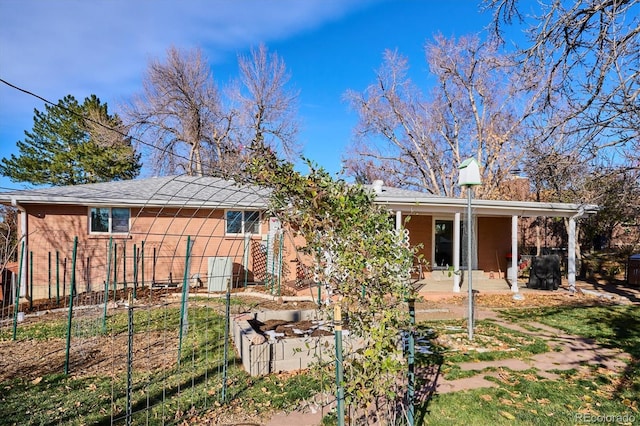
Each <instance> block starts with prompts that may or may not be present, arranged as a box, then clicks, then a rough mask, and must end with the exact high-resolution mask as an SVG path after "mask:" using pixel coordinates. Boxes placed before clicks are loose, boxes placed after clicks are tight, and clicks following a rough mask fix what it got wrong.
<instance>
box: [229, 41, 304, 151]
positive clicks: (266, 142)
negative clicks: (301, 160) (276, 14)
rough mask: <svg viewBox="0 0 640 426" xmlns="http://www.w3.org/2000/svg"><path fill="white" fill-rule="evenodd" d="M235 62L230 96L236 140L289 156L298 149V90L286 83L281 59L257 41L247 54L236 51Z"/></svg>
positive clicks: (285, 73) (287, 78) (256, 147)
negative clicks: (237, 74)
mask: <svg viewBox="0 0 640 426" xmlns="http://www.w3.org/2000/svg"><path fill="white" fill-rule="evenodd" d="M238 66H239V69H240V77H239V80H238V81H237V82H236V84H235V85H234V86H233V87H232V89H231V91H230V97H231V99H233V100H234V101H235V102H236V103H237V107H236V110H237V112H238V121H239V127H238V128H237V129H236V132H237V135H236V137H238V138H239V140H240V144H241V145H244V144H247V143H250V144H251V146H253V147H254V148H255V149H262V148H264V147H269V148H271V149H273V150H274V151H275V152H279V153H281V154H282V155H284V157H286V158H288V159H293V158H294V157H296V156H297V155H298V154H299V152H300V147H299V146H298V144H297V143H296V136H297V134H298V122H297V118H296V115H297V97H298V92H297V91H293V90H290V89H288V87H287V84H288V82H289V80H290V75H289V74H288V72H287V68H286V65H285V63H284V61H283V60H282V59H281V58H280V57H279V56H278V55H277V54H276V53H272V54H269V52H268V49H267V47H266V46H265V45H264V44H260V45H259V46H258V47H257V48H254V49H252V50H251V52H250V55H249V56H243V55H240V56H239V57H238Z"/></svg>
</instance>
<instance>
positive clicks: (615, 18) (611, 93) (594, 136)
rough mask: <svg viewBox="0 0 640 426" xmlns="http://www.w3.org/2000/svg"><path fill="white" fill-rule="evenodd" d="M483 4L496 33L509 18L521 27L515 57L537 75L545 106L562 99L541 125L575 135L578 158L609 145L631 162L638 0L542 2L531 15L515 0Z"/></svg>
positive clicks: (639, 117) (639, 94)
mask: <svg viewBox="0 0 640 426" xmlns="http://www.w3.org/2000/svg"><path fill="white" fill-rule="evenodd" d="M484 5H485V7H486V8H487V9H488V10H491V11H493V28H494V30H495V32H496V34H498V35H501V33H502V30H503V29H504V27H505V26H507V25H511V24H514V21H518V22H519V23H525V24H526V25H528V35H529V43H528V45H527V46H524V47H523V51H522V57H521V63H522V64H523V65H526V66H531V67H535V68H537V69H538V70H539V72H540V73H541V74H544V78H545V80H544V86H545V88H546V97H545V99H546V106H547V107H548V108H550V109H554V108H555V107H556V106H555V101H556V100H558V99H561V100H562V102H563V104H564V105H565V108H564V111H563V115H562V116H561V117H559V118H560V120H556V121H555V122H554V123H551V125H548V126H547V127H546V131H547V132H548V133H553V132H557V131H558V127H557V126H562V127H563V129H562V131H563V132H564V134H565V135H567V134H574V135H576V136H577V137H576V138H574V141H579V146H577V149H578V150H579V151H580V154H582V158H581V160H583V161H584V160H585V158H586V157H587V156H588V157H590V158H586V159H587V160H589V159H593V158H596V157H597V156H598V155H599V151H601V150H606V151H611V150H612V148H613V149H615V150H617V151H619V153H620V154H621V155H622V157H624V156H625V155H632V157H633V158H634V159H633V161H631V162H630V163H629V165H631V166H633V167H638V157H639V154H638V152H639V151H638V150H637V146H634V143H635V144H637V140H638V136H639V133H640V132H639V126H638V123H640V67H639V66H638V64H639V63H640V0H578V1H574V2H565V1H560V0H546V1H541V2H538V9H537V12H536V13H535V14H533V15H531V16H529V15H525V13H524V12H523V11H524V5H522V4H521V2H520V1H519V0H485V1H484ZM527 10H529V6H527ZM567 123H569V125H567ZM605 155H610V152H608V153H606V154H605Z"/></svg>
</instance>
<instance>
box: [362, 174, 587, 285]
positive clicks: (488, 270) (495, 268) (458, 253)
mask: <svg viewBox="0 0 640 426" xmlns="http://www.w3.org/2000/svg"><path fill="white" fill-rule="evenodd" d="M374 190H375V191H376V203H377V204H381V205H384V206H386V207H387V208H388V209H389V210H390V211H391V212H392V213H393V214H394V215H395V224H396V228H397V229H405V232H407V234H408V238H409V240H410V243H411V245H419V250H418V252H419V254H420V255H421V257H422V259H424V260H425V261H426V264H425V266H424V267H423V268H422V271H421V276H417V277H415V278H416V279H421V280H424V285H423V286H422V287H421V288H423V289H425V290H424V291H432V290H435V289H436V288H437V289H441V290H442V291H448V292H449V293H459V292H460V290H461V286H464V282H465V281H467V280H466V279H465V277H466V275H467V269H468V265H467V258H469V256H468V253H467V250H466V246H467V244H465V242H466V241H467V240H466V238H467V237H466V231H465V229H464V228H465V225H466V223H467V220H466V219H467V218H466V210H467V200H466V199H464V198H448V197H436V196H429V195H426V194H423V193H420V192H416V191H407V190H400V189H397V188H390V187H385V186H381V185H378V186H374ZM471 211H472V214H471V219H472V226H471V238H472V241H473V242H472V245H471V247H472V248H471V253H470V259H471V269H472V282H473V285H472V286H473V288H474V289H477V290H480V291H483V290H484V291H511V292H514V293H517V292H520V291H528V290H530V289H523V287H524V284H525V283H526V281H525V282H523V280H522V279H520V280H519V279H518V275H519V264H518V259H519V258H520V255H521V253H519V250H520V247H521V246H522V244H523V238H522V235H521V230H520V228H521V226H520V225H521V222H522V221H523V220H524V219H525V218H539V217H542V218H561V219H562V220H563V221H564V222H565V224H566V228H567V229H566V230H567V238H566V243H565V244H564V245H565V247H558V248H559V249H561V250H562V251H563V252H564V253H566V271H565V277H564V278H565V279H566V284H567V286H568V287H569V289H570V290H571V291H575V287H576V238H577V235H576V223H577V221H578V220H580V218H583V217H586V216H588V215H592V214H595V213H597V211H598V207H597V206H595V205H590V204H571V203H542V202H532V201H505V200H481V199H478V200H473V202H472V210H471ZM454 272H457V273H454ZM418 275H420V274H418ZM510 283H511V285H510Z"/></svg>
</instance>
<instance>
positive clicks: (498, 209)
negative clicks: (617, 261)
mask: <svg viewBox="0 0 640 426" xmlns="http://www.w3.org/2000/svg"><path fill="white" fill-rule="evenodd" d="M376 202H377V203H378V204H381V205H384V206H387V207H388V208H389V209H390V210H395V211H402V213H403V214H410V213H416V214H420V213H423V214H427V213H460V212H463V211H464V209H465V208H466V207H467V202H468V201H467V199H466V198H450V197H440V196H434V195H429V194H425V193H422V192H418V191H410V190H404V189H398V188H392V187H387V186H383V187H382V188H381V190H380V191H379V192H378V193H377V194H376ZM472 208H473V212H474V214H475V215H479V216H521V217H537V216H551V217H572V216H575V215H576V214H578V213H583V214H587V215H588V214H595V213H597V212H598V206H596V205H593V204H577V203H541V202H535V201H506V200H482V199H475V198H474V199H473V200H472Z"/></svg>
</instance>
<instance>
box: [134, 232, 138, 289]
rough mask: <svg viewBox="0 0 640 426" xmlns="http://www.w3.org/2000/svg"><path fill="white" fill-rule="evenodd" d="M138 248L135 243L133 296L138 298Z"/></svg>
mask: <svg viewBox="0 0 640 426" xmlns="http://www.w3.org/2000/svg"><path fill="white" fill-rule="evenodd" d="M137 250H138V249H137V248H136V245H135V244H134V245H133V298H134V299H135V298H136V290H137V289H138V251H137Z"/></svg>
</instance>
